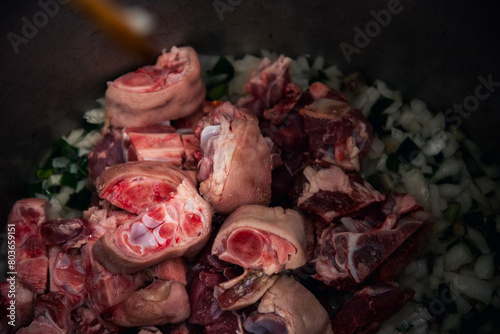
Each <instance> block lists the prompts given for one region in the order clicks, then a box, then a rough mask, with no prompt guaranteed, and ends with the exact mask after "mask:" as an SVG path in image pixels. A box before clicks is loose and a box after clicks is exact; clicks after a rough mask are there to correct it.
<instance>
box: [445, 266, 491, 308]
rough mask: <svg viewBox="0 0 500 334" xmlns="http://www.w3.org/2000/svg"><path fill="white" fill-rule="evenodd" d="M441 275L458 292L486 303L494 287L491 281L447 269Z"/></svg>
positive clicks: (489, 299) (488, 301)
mask: <svg viewBox="0 0 500 334" xmlns="http://www.w3.org/2000/svg"><path fill="white" fill-rule="evenodd" d="M443 275H444V279H445V280H446V281H448V282H450V283H451V286H452V287H453V288H455V289H457V291H458V292H460V293H463V294H464V295H466V296H468V297H470V298H472V299H475V300H479V301H480V302H483V303H484V304H486V305H488V304H489V303H490V301H491V297H492V295H493V289H494V287H495V286H494V285H493V284H492V283H490V282H486V281H483V280H481V279H478V278H473V277H467V276H463V275H459V274H456V273H452V272H448V271H445V272H443Z"/></svg>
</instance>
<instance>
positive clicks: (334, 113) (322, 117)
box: [300, 82, 373, 171]
mask: <svg viewBox="0 0 500 334" xmlns="http://www.w3.org/2000/svg"><path fill="white" fill-rule="evenodd" d="M309 92H310V94H311V95H312V97H313V98H314V102H313V103H311V104H310V105H307V106H305V107H304V108H303V109H302V110H301V111H300V113H301V114H302V116H303V118H304V130H305V132H306V134H307V136H308V139H309V151H310V154H311V155H312V156H313V157H314V158H316V159H320V160H325V161H328V162H331V163H334V164H336V165H338V166H340V167H342V168H344V169H346V170H356V171H359V168H360V161H361V158H363V157H365V156H366V155H367V154H368V151H369V150H370V147H371V144H372V140H373V139H372V126H371V125H370V123H368V122H367V121H366V120H365V118H364V117H363V115H362V114H361V112H360V111H359V110H357V109H351V106H350V105H349V103H348V102H347V97H346V96H345V95H344V94H343V93H341V92H337V91H334V90H332V89H330V88H328V87H327V86H325V85H324V84H322V83H319V82H316V83H314V84H312V85H311V87H310V88H309Z"/></svg>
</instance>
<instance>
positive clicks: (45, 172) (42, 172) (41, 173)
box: [36, 168, 54, 180]
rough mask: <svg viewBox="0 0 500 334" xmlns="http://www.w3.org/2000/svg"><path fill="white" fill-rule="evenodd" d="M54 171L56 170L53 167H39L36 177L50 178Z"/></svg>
mask: <svg viewBox="0 0 500 334" xmlns="http://www.w3.org/2000/svg"><path fill="white" fill-rule="evenodd" d="M52 173H54V170H53V169H52V168H50V169H43V168H42V169H39V170H37V171H36V177H37V179H42V180H43V179H48V178H49V177H50V176H51V175H52Z"/></svg>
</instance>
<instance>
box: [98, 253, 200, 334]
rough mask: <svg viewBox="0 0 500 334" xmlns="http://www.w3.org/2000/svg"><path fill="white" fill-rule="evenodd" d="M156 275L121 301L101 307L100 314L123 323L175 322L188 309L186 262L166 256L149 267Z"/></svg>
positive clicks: (133, 325)
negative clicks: (107, 306)
mask: <svg viewBox="0 0 500 334" xmlns="http://www.w3.org/2000/svg"><path fill="white" fill-rule="evenodd" d="M148 270H152V271H153V273H152V274H153V277H156V279H155V280H154V281H153V283H151V284H150V285H148V286H147V287H145V288H143V289H140V290H138V291H136V292H134V293H133V294H132V295H131V296H130V297H128V298H127V299H125V300H123V301H122V302H120V303H118V304H116V305H113V306H111V307H110V308H108V309H107V310H104V311H103V313H102V315H103V318H104V319H106V320H108V321H110V322H111V323H113V324H115V325H119V326H124V327H136V326H146V325H161V324H165V323H178V322H179V321H182V320H185V319H187V317H188V316H189V313H190V311H191V308H190V305H189V296H188V294H187V291H186V288H185V285H186V284H187V279H186V274H187V266H186V263H185V262H184V260H183V259H182V258H174V259H168V260H165V261H163V262H160V263H159V264H158V265H156V266H154V267H152V268H148Z"/></svg>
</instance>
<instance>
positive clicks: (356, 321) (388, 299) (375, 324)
mask: <svg viewBox="0 0 500 334" xmlns="http://www.w3.org/2000/svg"><path fill="white" fill-rule="evenodd" d="M414 295H415V292H414V291H413V290H411V289H410V288H406V289H404V290H401V289H400V288H398V287H396V286H394V285H392V284H389V283H379V284H377V285H375V286H373V287H366V288H363V289H362V290H360V291H358V292H356V294H355V295H354V297H353V298H352V299H351V300H349V301H348V302H346V303H345V304H344V306H342V308H341V309H340V311H339V312H338V313H337V314H336V315H335V316H334V317H333V319H332V328H333V331H334V333H335V334H354V333H358V334H359V333H375V332H376V331H377V329H378V328H379V327H380V324H381V322H382V321H384V320H386V319H388V318H389V317H391V316H392V315H393V314H395V313H396V312H398V311H399V310H400V309H401V308H402V307H403V306H404V305H405V304H406V303H407V302H408V301H409V300H411V299H412V298H413V296H414Z"/></svg>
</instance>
